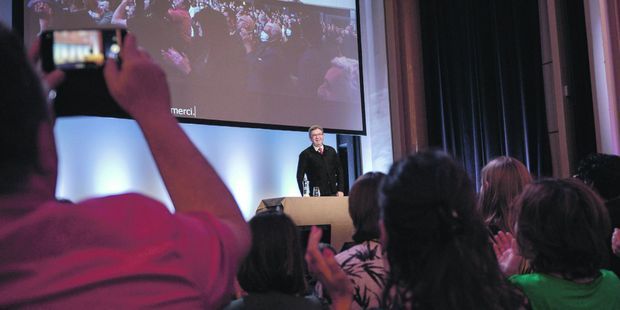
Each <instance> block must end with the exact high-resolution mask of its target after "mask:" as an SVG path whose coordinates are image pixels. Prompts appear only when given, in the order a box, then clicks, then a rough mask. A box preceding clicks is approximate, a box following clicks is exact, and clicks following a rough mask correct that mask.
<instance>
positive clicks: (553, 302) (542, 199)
mask: <svg viewBox="0 0 620 310" xmlns="http://www.w3.org/2000/svg"><path fill="white" fill-rule="evenodd" d="M516 207H517V208H519V210H520V213H519V218H518V220H517V230H516V232H517V236H516V242H513V245H515V246H516V248H513V249H512V250H513V253H515V254H517V255H522V256H523V257H524V258H525V259H527V260H528V262H529V264H530V266H531V267H532V270H533V273H531V274H524V275H515V276H512V277H511V278H510V280H511V281H512V282H513V283H515V284H516V285H518V286H519V287H521V288H522V289H523V291H524V293H525V294H526V295H527V297H528V299H529V302H530V304H531V306H532V308H533V309H620V294H618V292H620V280H618V277H617V276H616V275H615V274H614V273H613V272H611V271H609V270H605V269H601V268H602V267H603V266H604V264H605V261H606V260H607V249H608V247H609V245H608V243H609V230H610V229H609V217H608V215H607V210H606V209H605V205H604V204H603V201H602V200H601V199H600V198H599V197H598V195H596V194H595V193H594V192H593V191H592V190H590V189H589V188H588V187H587V186H585V185H584V184H582V183H581V182H578V181H574V180H543V181H537V182H535V183H533V184H531V185H528V186H527V187H526V188H525V190H524V191H523V193H522V194H521V196H519V198H518V199H517V201H516Z"/></svg>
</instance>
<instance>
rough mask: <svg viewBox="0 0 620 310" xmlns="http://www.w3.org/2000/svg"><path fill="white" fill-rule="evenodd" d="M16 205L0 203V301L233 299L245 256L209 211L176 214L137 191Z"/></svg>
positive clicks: (55, 304) (168, 304) (182, 304)
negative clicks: (70, 201) (74, 201)
mask: <svg viewBox="0 0 620 310" xmlns="http://www.w3.org/2000/svg"><path fill="white" fill-rule="evenodd" d="M21 207H24V208H25V209H28V208H29V207H28V206H21ZM19 208H20V206H1V205H0V212H1V213H0V217H1V218H4V219H3V220H2V223H0V308H5V307H8V306H26V307H28V306H35V307H41V308H46V309H49V308H63V309H85V308H92V307H96V308H109V309H129V308H143V307H154V306H155V307H165V308H183V309H187V308H205V309H213V308H216V307H218V306H220V305H222V304H223V303H224V304H225V303H227V302H228V301H229V300H230V299H229V297H230V295H231V293H232V292H233V285H232V283H233V279H234V277H235V274H236V269H237V265H238V262H239V260H240V259H241V258H240V257H238V256H239V255H238V254H237V253H238V251H237V250H236V249H237V244H236V241H235V239H234V238H233V234H232V232H231V231H230V229H229V228H228V227H227V226H225V225H223V224H222V223H221V222H220V221H219V220H218V219H216V218H215V217H213V216H211V215H210V214H209V213H207V212H196V213H191V214H188V213H185V214H180V213H177V214H170V212H168V210H167V209H166V207H165V206H164V205H162V204H161V203H159V202H157V201H155V200H153V199H150V198H147V197H145V196H142V195H138V194H125V195H118V196H110V197H105V198H97V199H92V200H87V201H84V202H82V203H79V204H77V205H74V204H65V203H59V202H56V201H49V202H46V203H43V204H40V205H37V206H33V207H30V209H31V210H29V211H24V209H21V210H20V209H19ZM11 218H12V219H11ZM7 219H9V220H7Z"/></svg>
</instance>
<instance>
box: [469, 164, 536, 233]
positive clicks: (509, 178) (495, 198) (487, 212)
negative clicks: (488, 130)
mask: <svg viewBox="0 0 620 310" xmlns="http://www.w3.org/2000/svg"><path fill="white" fill-rule="evenodd" d="M481 174H482V176H481V180H480V181H481V183H482V185H481V187H480V196H479V199H478V208H479V209H480V212H481V213H482V218H483V219H484V222H485V224H486V225H487V227H488V229H489V232H490V233H491V234H492V235H495V234H497V233H498V232H499V231H503V232H507V233H513V232H514V225H515V222H516V214H515V211H514V208H512V203H513V201H514V200H515V198H516V197H517V196H518V195H519V194H520V193H521V191H523V188H525V186H526V185H527V184H529V183H531V182H532V176H531V175H530V173H529V171H528V170H527V168H526V167H525V166H524V165H523V164H522V163H521V162H520V161H519V160H517V159H515V158H512V157H507V156H501V157H497V158H495V159H493V160H491V161H490V162H489V163H488V164H487V165H486V166H484V168H482V172H481Z"/></svg>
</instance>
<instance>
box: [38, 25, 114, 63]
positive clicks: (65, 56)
mask: <svg viewBox="0 0 620 310" xmlns="http://www.w3.org/2000/svg"><path fill="white" fill-rule="evenodd" d="M125 34H126V30H125V29H122V28H113V29H112V28H111V29H71V30H69V29H62V30H48V31H44V32H43V33H42V34H41V63H42V67H43V70H44V71H46V72H50V71H53V70H54V69H61V70H64V71H71V70H83V69H86V70H88V69H98V68H101V67H103V64H104V63H105V61H106V59H114V60H117V62H119V61H120V59H119V53H120V51H121V43H122V40H123V38H124V37H125Z"/></svg>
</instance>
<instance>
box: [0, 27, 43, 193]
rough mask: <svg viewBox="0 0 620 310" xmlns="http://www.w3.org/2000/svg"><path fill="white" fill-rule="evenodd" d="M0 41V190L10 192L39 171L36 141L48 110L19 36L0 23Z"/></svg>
mask: <svg viewBox="0 0 620 310" xmlns="http://www.w3.org/2000/svg"><path fill="white" fill-rule="evenodd" d="M0 42H3V44H2V45H1V46H0V72H2V74H0V85H2V91H1V92H0V110H1V111H2V113H0V145H2V151H0V180H2V181H1V182H0V193H13V192H16V191H19V190H20V189H21V188H22V187H23V186H24V185H25V182H26V179H27V177H28V175H30V174H31V173H37V172H39V171H41V167H40V166H39V156H38V146H37V143H36V142H37V141H38V139H37V137H38V133H39V131H38V129H39V125H40V124H41V122H42V121H44V120H45V119H47V118H48V111H47V108H46V106H45V103H46V100H45V98H44V95H43V90H42V87H41V82H40V81H39V78H38V77H37V75H36V74H35V72H34V70H33V69H32V68H31V66H30V62H29V61H28V58H27V56H26V54H25V52H24V46H23V44H22V42H21V40H20V39H19V38H18V37H17V36H16V35H15V34H13V33H12V32H11V30H9V29H8V28H6V26H4V25H3V24H2V23H0Z"/></svg>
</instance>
